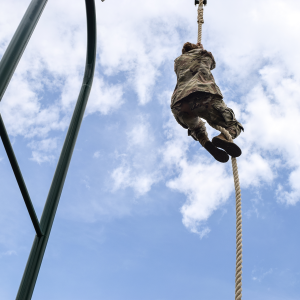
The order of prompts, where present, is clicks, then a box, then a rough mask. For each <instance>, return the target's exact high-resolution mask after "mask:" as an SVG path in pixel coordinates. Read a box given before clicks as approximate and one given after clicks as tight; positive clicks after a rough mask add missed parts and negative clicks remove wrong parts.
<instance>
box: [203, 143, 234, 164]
mask: <svg viewBox="0 0 300 300" xmlns="http://www.w3.org/2000/svg"><path fill="white" fill-rule="evenodd" d="M204 148H205V149H206V150H207V151H208V152H209V153H210V154H211V155H212V156H213V157H214V158H215V159H216V160H217V161H219V162H221V163H226V162H228V160H229V156H228V154H227V153H226V152H225V151H223V150H221V149H219V148H217V147H215V146H214V145H213V143H212V142H206V143H205V146H204Z"/></svg>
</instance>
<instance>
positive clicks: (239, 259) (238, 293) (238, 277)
mask: <svg viewBox="0 0 300 300" xmlns="http://www.w3.org/2000/svg"><path fill="white" fill-rule="evenodd" d="M203 23H204V19H203V0H200V2H199V6H198V40H197V42H198V43H200V44H201V40H202V24H203ZM209 125H210V126H212V127H213V128H215V129H216V130H219V131H221V132H222V133H223V135H224V136H225V137H226V139H227V140H228V141H229V142H231V143H233V140H232V137H231V135H230V134H229V132H228V131H227V130H226V129H225V128H223V127H221V126H218V125H214V124H209ZM231 163H232V171H233V179H234V188H235V202H236V265H235V300H241V299H242V268H243V266H242V263H243V245H242V196H241V188H240V180H239V172H238V166H237V160H236V158H235V157H232V158H231Z"/></svg>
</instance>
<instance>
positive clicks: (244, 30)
mask: <svg viewBox="0 0 300 300" xmlns="http://www.w3.org/2000/svg"><path fill="white" fill-rule="evenodd" d="M29 2H30V1H27V0H26V1H25V0H11V1H9V2H8V1H4V0H0V7H1V9H0V57H1V56H2V55H3V53H4V51H5V49H6V47H7V45H8V43H9V41H10V39H11V37H12V35H13V33H14V31H15V29H16V27H17V25H18V24H19V22H20V20H21V18H22V16H23V14H24V12H25V10H26V8H27V6H28V5H29ZM96 6H97V18H98V48H97V67H96V72H95V79H94V84H93V88H92V92H91V95H90V99H89V103H88V106H87V109H86V114H85V118H84V120H83V123H82V127H81V130H80V133H79V136H78V140H77V144H76V147H75V150H74V154H73V158H72V161H71V165H70V168H69V173H68V176H67V179H66V183H65V186H64V190H63V193H62V196H61V201H60V204H59V207H58V211H57V215H56V219H55V222H54V225H53V228H52V232H51V235H50V239H49V243H48V247H47V250H46V253H45V256H44V260H43V263H42V267H41V270H40V274H39V278H38V281H37V284H36V287H35V291H34V294H33V299H35V300H38V299H45V300H48V299H49V300H50V299H58V300H60V299H63V300H67V299H72V300H73V299H75V300H78V299H104V300H119V299H128V300H140V299H142V300H169V299H172V300H182V299H191V300H193V299H224V300H227V299H228V300H229V299H233V298H234V274H235V203H234V202H235V196H234V187H233V180H232V174H231V165H230V163H228V164H226V165H223V164H220V163H217V162H215V161H214V160H213V159H212V158H211V157H210V156H209V154H207V153H206V151H205V150H204V149H203V148H202V147H201V145H200V144H199V143H196V142H195V141H194V140H193V139H191V138H190V137H188V136H187V133H186V131H185V130H184V129H183V128H181V127H180V126H179V125H178V124H177V123H176V121H175V120H174V119H173V116H172V115H171V111H170V108H169V103H170V97H171V94H172V91H173V89H174V86H175V83H176V77H175V74H174V71H173V61H174V59H175V58H176V57H177V56H179V55H180V50H181V47H182V44H183V43H184V42H186V41H191V42H193V41H195V40H196V37H197V23H196V16H197V13H196V8H195V7H194V6H193V1H191V2H190V3H187V1H185V0H172V1H171V0H165V1H163V2H162V1H159V0H153V1H151V2H143V1H137V0H131V1H126V0H120V1H118V2H116V1H113V0H106V1H105V2H104V3H102V2H101V1H97V2H96ZM204 19H205V24H204V27H203V44H204V47H205V48H206V49H207V50H209V51H212V53H213V54H214V56H215V60H216V62H217V68H216V69H215V70H214V71H213V74H214V76H215V78H216V81H217V83H218V85H219V86H220V88H221V90H222V92H223V94H224V100H225V102H226V103H227V105H228V106H229V107H231V108H233V109H234V111H235V113H236V116H237V118H238V119H239V120H240V121H241V123H242V124H243V125H244V127H245V133H243V134H241V136H240V137H239V138H238V139H237V140H236V143H237V144H239V145H240V147H241V148H242V150H243V155H242V156H241V157H240V158H239V159H238V165H239V171H240V181H241V188H242V209H243V255H244V256H243V299H246V300H247V299H249V300H250V299H257V300H260V299H264V300H268V299H272V300H277V299H278V300H279V299H286V300H298V299H300V288H299V286H300V284H299V283H300V263H299V259H298V256H299V254H298V253H299V252H300V251H299V250H300V243H299V239H298V235H299V234H298V231H299V230H298V228H299V226H300V221H299V217H298V216H299V213H300V211H299V200H300V185H299V182H300V163H299V162H300V155H299V153H300V149H299V148H300V144H299V142H298V140H297V137H298V135H299V134H298V128H299V127H300V118H299V117H300V105H299V104H300V100H299V95H300V87H299V82H300V73H299V70H300V65H299V64H300V60H299V54H298V52H299V51H298V49H299V46H300V45H299V38H298V36H299V31H300V21H299V20H300V3H299V1H296V0H286V1H283V0H275V1H269V0H262V1H259V3H253V2H249V1H247V2H246V1H241V0H239V1H238V0H230V1H226V3H225V2H224V1H221V0H215V1H209V3H208V6H207V7H206V8H205V13H204ZM85 50H86V25H85V12H84V1H76V2H74V1H71V0H66V1H59V0H51V1H49V2H48V4H47V6H46V8H45V11H44V13H43V15H42V17H41V19H40V21H39V23H38V26H37V28H36V30H35V32H34V34H33V36H32V38H31V40H30V43H29V44H28V46H27V49H26V51H25V52H24V55H23V57H22V59H21V61H20V63H19V65H18V68H17V70H16V72H15V74H14V77H13V78H12V81H11V83H10V85H9V88H8V89H7V91H6V94H5V96H4V98H3V100H2V102H1V103H0V112H1V114H2V116H3V119H4V122H5V124H6V127H7V130H8V132H9V134H10V138H11V142H12V143H13V147H14V150H15V153H16V156H17V158H18V161H19V164H20V167H21V170H22V172H23V176H24V178H25V182H26V184H27V187H28V190H29V193H30V195H31V198H32V200H33V203H34V206H35V208H36V211H37V214H38V216H39V217H40V215H41V213H42V210H43V206H44V203H45V199H46V197H47V193H48V190H49V187H50V184H51V180H52V176H53V173H54V171H55V166H56V163H57V160H58V157H59V153H60V149H61V147H62V144H63V141H64V137H65V134H66V130H67V128H68V124H69V121H70V118H71V114H72V110H73V108H74V104H75V101H76V99H77V96H78V93H79V89H80V84H81V80H82V75H83V68H84V62H85ZM207 127H208V128H207V130H208V134H209V136H210V137H211V138H212V137H213V136H215V135H216V134H217V133H216V131H214V130H213V129H211V128H209V126H207ZM0 176H1V177H0V178H1V184H0V187H1V195H2V197H1V200H0V201H1V202H0V203H1V210H0V264H1V268H0V281H1V285H0V299H1V300H2V299H4V300H8V299H13V298H14V297H15V296H16V293H17V290H18V286H19V284H20V281H21V278H22V275H23V271H24V268H25V264H26V261H27V258H28V255H29V252H30V249H31V245H32V241H33V238H34V230H33V226H32V224H31V222H30V219H29V216H28V213H27V211H26V208H25V205H24V203H23V199H22V197H21V194H20V192H19V190H18V186H17V184H16V181H15V178H14V176H13V173H12V170H11V168H10V165H9V162H8V159H7V157H6V154H5V151H4V149H3V146H2V144H1V146H0Z"/></svg>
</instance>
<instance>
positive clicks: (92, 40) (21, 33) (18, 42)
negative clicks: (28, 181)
mask: <svg viewBox="0 0 300 300" xmlns="http://www.w3.org/2000/svg"><path fill="white" fill-rule="evenodd" d="M46 3H47V0H32V1H31V3H30V5H29V7H28V9H27V11H26V13H25V15H24V17H23V19H22V21H21V23H20V25H19V27H18V28H17V30H16V33H15V34H14V36H13V38H12V40H11V42H10V44H9V46H8V48H7V50H6V52H5V54H4V55H3V57H2V59H1V62H0V101H1V99H2V97H3V95H4V93H5V90H6V88H7V86H8V84H9V82H10V79H11V77H12V75H13V73H14V71H15V69H16V67H17V65H18V62H19V60H20V58H21V56H22V54H23V52H24V50H25V48H26V45H27V43H28V41H29V39H30V37H31V35H32V32H33V31H34V29H35V26H36V24H37V22H38V20H39V18H40V16H41V14H42V12H43V9H44V7H45V5H46ZM85 5H86V16H87V55H86V65H85V73H84V78H83V82H82V86H81V90H80V93H79V96H78V100H77V103H76V106H75V110H74V112H73V116H72V119H71V123H70V126H69V129H68V132H67V135H66V138H65V142H64V145H63V148H62V151H61V154H60V158H59V161H58V164H57V167H56V170H55V173H54V176H53V180H52V183H51V187H50V190H49V194H48V197H47V200H46V203H45V207H44V210H43V213H42V217H41V220H40V222H39V221H38V219H37V216H36V213H35V210H34V207H33V205H32V202H31V200H30V196H29V193H28V191H27V188H26V185H25V182H24V179H23V176H22V173H21V170H20V168H19V165H18V162H17V159H16V157H15V154H14V151H13V148H12V146H11V143H10V141H9V137H8V134H7V132H6V129H5V126H4V123H3V120H2V117H1V115H0V134H1V139H2V142H3V144H4V147H5V150H6V153H7V156H8V158H9V161H10V163H11V166H12V169H13V172H14V174H15V177H16V180H17V182H18V185H19V188H20V190H21V193H22V196H23V198H24V201H25V204H26V207H27V209H28V212H29V215H30V218H31V220H32V223H33V226H34V228H35V230H36V236H35V239H34V241H33V245H32V249H31V252H30V255H29V258H28V261H27V265H26V268H25V271H24V274H23V278H22V281H21V284H20V287H19V291H18V294H17V297H16V300H30V299H31V297H32V294H33V290H34V287H35V283H36V280H37V277H38V273H39V270H40V267H41V264H42V260H43V256H44V253H45V250H46V246H47V242H48V240H49V236H50V232H51V228H52V225H53V221H54V218H55V214H56V210H57V207H58V203H59V200H60V196H61V193H62V189H63V186H64V182H65V179H66V176H67V172H68V168H69V165H70V161H71V157H72V154H73V150H74V146H75V143H76V139H77V136H78V132H79V129H80V125H81V122H82V119H83V115H84V111H85V107H86V104H87V101H88V97H89V94H90V91H91V87H92V83H93V77H94V71H95V62H96V43H97V40H96V9H95V2H94V0H85Z"/></svg>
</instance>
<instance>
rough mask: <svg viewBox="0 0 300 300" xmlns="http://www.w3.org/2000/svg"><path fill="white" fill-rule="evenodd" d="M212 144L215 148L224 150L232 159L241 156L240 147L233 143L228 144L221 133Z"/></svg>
mask: <svg viewBox="0 0 300 300" xmlns="http://www.w3.org/2000/svg"><path fill="white" fill-rule="evenodd" d="M212 143H213V144H214V145H215V146H216V147H218V148H222V149H224V150H225V151H226V152H227V153H228V154H229V155H230V156H232V157H239V156H240V155H241V154H242V150H241V149H240V147H239V146H238V145H237V144H235V143H231V142H229V141H228V140H227V139H226V138H225V136H224V135H223V134H222V133H221V134H219V135H218V136H215V137H214V138H213V139H212Z"/></svg>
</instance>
